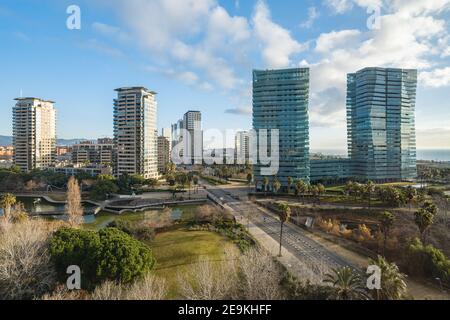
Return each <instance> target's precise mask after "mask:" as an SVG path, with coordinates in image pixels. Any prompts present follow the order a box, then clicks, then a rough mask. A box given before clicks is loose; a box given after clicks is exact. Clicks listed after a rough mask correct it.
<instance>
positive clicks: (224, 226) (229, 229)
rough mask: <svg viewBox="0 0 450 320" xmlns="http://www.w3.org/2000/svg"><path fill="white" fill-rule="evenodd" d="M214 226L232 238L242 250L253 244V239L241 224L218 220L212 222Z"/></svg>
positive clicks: (222, 233)
mask: <svg viewBox="0 0 450 320" xmlns="http://www.w3.org/2000/svg"><path fill="white" fill-rule="evenodd" d="M214 228H215V229H216V231H217V232H218V233H220V234H221V235H223V236H225V237H227V238H229V239H230V240H232V241H233V243H235V244H236V245H237V246H238V247H239V249H240V250H241V251H242V252H245V251H246V250H248V249H249V248H251V247H253V246H254V245H255V240H254V239H253V238H252V237H251V235H250V234H249V233H248V232H247V230H245V228H244V226H243V225H241V224H237V223H234V222H227V221H220V220H219V221H216V222H215V223H214Z"/></svg>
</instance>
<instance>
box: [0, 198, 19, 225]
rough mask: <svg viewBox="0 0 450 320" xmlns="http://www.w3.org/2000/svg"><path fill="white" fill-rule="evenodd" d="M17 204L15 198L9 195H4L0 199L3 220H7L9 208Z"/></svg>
mask: <svg viewBox="0 0 450 320" xmlns="http://www.w3.org/2000/svg"><path fill="white" fill-rule="evenodd" d="M16 203H17V199H16V196H14V195H13V194H11V193H5V194H3V195H2V196H1V197H0V208H2V209H3V213H4V218H5V219H9V217H10V215H11V207H12V206H14V205H15V204H16Z"/></svg>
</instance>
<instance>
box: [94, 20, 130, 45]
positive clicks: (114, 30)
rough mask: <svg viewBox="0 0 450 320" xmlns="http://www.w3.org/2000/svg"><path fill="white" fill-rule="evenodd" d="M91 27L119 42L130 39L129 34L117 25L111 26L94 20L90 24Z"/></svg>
mask: <svg viewBox="0 0 450 320" xmlns="http://www.w3.org/2000/svg"><path fill="white" fill-rule="evenodd" d="M92 29H94V31H95V32H97V33H99V34H101V35H104V36H107V37H113V38H116V39H118V40H119V41H121V42H126V41H128V40H129V39H130V36H129V35H128V34H127V33H126V32H124V31H123V30H121V29H120V28H119V27H115V26H111V25H108V24H105V23H101V22H94V23H93V24H92Z"/></svg>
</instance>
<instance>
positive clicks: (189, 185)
mask: <svg viewBox="0 0 450 320" xmlns="http://www.w3.org/2000/svg"><path fill="white" fill-rule="evenodd" d="M192 179H193V177H192V174H188V175H187V186H188V190H189V200H191V186H192Z"/></svg>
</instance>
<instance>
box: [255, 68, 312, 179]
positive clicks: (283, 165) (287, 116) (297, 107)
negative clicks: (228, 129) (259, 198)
mask: <svg viewBox="0 0 450 320" xmlns="http://www.w3.org/2000/svg"><path fill="white" fill-rule="evenodd" d="M308 105H309V69H308V68H295V69H284V70H266V71H253V128H254V129H255V131H256V132H257V134H260V130H262V129H267V130H268V141H269V142H268V144H267V145H268V149H269V151H270V141H271V134H270V130H271V129H278V130H279V170H278V173H277V174H276V176H277V179H278V180H279V181H280V182H281V183H282V185H283V187H285V188H286V187H287V184H288V182H287V181H288V177H291V178H292V179H294V180H297V179H302V180H304V181H309V175H310V162H309V112H308ZM260 144H261V141H258V151H259V152H258V153H259V154H261V150H260V149H261V148H260ZM269 154H270V152H269ZM253 167H254V176H255V181H257V182H258V184H259V188H260V187H261V183H262V181H263V179H264V175H263V172H262V168H263V167H265V165H263V164H261V162H260V159H259V160H258V163H257V164H254V166H253ZM268 178H269V180H270V181H272V179H273V178H272V177H268Z"/></svg>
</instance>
